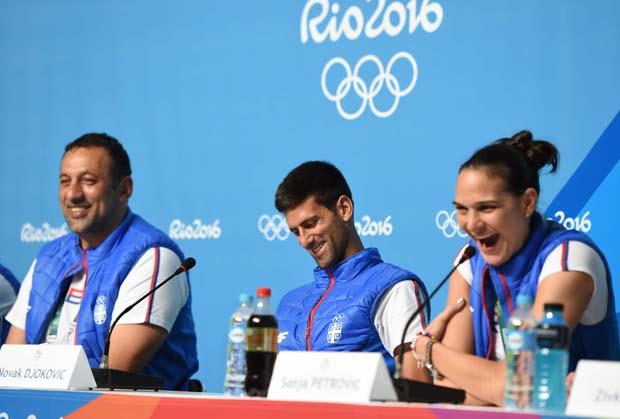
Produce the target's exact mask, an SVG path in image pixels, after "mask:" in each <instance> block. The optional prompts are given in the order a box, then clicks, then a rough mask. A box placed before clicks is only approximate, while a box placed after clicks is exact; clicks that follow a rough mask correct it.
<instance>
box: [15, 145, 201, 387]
mask: <svg viewBox="0 0 620 419" xmlns="http://www.w3.org/2000/svg"><path fill="white" fill-rule="evenodd" d="M132 191H133V180H132V178H131V166H130V162H129V156H128V155H127V153H126V152H125V150H124V148H123V146H122V145H121V144H120V143H119V142H118V141H117V140H116V139H115V138H113V137H111V136H109V135H107V134H86V135H83V136H82V137H80V138H78V139H76V140H75V141H73V142H71V143H69V144H68V145H67V146H66V147H65V152H64V155H63V157H62V162H61V166H60V184H59V198H60V206H61V209H62V212H63V215H64V217H65V220H66V222H67V225H68V226H69V228H70V229H71V231H72V233H70V234H68V235H65V236H63V237H60V238H58V239H56V240H54V241H52V242H50V243H48V244H46V245H45V246H44V247H43V249H42V250H41V251H40V252H39V254H38V256H37V258H36V259H35V261H34V262H33V263H32V266H31V267H30V270H29V271H28V273H27V274H26V277H25V279H24V281H23V284H22V287H21V290H20V292H19V294H18V297H17V300H16V303H15V305H14V306H13V309H12V310H11V311H10V313H9V314H8V315H7V320H8V321H9V322H10V323H11V324H12V327H11V329H10V331H9V336H8V338H7V343H9V344H11V343H13V344H24V343H27V344H38V343H43V342H48V343H64V344H79V345H82V347H83V348H84V351H85V353H86V356H87V358H88V361H89V363H90V365H91V367H96V366H98V365H99V362H100V360H101V357H102V354H103V351H104V344H105V340H106V336H107V333H108V330H109V328H110V324H111V322H112V321H113V320H114V319H116V318H117V316H118V315H119V314H120V313H121V312H122V311H123V310H124V309H125V308H126V307H127V306H129V305H130V304H132V303H134V302H135V301H137V300H138V299H139V298H140V297H141V296H143V295H144V294H146V292H148V291H149V290H150V289H152V288H154V287H155V286H156V285H157V283H158V282H161V281H163V280H164V279H165V278H167V277H168V276H169V275H171V274H172V273H173V272H174V271H175V270H176V269H177V268H178V267H179V265H180V264H181V260H182V259H183V253H182V252H181V250H180V249H179V248H178V246H177V245H176V244H175V243H174V242H173V241H172V240H171V239H170V238H168V237H167V236H166V235H165V234H164V233H162V232H161V231H159V230H158V229H156V228H155V227H153V226H151V225H150V224H148V223H147V222H146V221H144V220H143V219H142V218H140V217H139V216H138V215H136V214H134V213H132V212H131V210H130V209H129V206H128V201H129V198H130V197H131V194H132ZM109 365H110V368H115V369H120V370H126V371H142V372H144V373H147V374H153V375H157V376H161V377H163V378H164V379H165V381H166V382H165V387H166V388H167V389H178V390H185V389H187V386H188V381H189V379H190V377H191V375H192V374H193V373H194V372H195V371H197V369H198V359H197V354H196V335H195V331H194V321H193V318H192V313H191V295H190V288H189V282H188V278H187V276H186V275H185V274H181V275H180V276H179V277H178V278H175V279H174V280H173V281H170V282H169V283H167V284H166V285H165V286H163V287H162V288H160V289H158V290H157V292H156V293H155V294H154V295H152V296H150V297H149V298H147V299H146V300H144V301H143V302H141V303H140V304H139V305H138V306H136V307H135V308H134V310H132V311H130V312H129V313H128V314H127V315H126V316H124V317H123V318H122V319H121V320H120V321H119V323H118V325H117V326H116V328H115V329H114V332H113V333H112V336H111V342H110V354H109Z"/></svg>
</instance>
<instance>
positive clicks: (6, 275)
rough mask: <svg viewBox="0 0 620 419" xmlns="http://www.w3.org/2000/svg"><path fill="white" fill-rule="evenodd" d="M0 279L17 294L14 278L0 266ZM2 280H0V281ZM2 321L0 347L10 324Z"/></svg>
mask: <svg viewBox="0 0 620 419" xmlns="http://www.w3.org/2000/svg"><path fill="white" fill-rule="evenodd" d="M0 277H3V278H4V280H6V282H8V283H9V285H10V286H11V288H13V291H15V295H17V293H18V292H19V285H20V284H19V281H18V280H17V278H15V276H14V275H13V274H12V273H11V271H9V270H8V269H7V268H5V267H4V266H2V265H0ZM1 280H2V279H1V278H0V281H1ZM3 320H4V319H0V324H1V325H0V345H2V344H3V343H4V341H5V339H6V336H7V335H8V334H9V329H10V328H11V325H10V323H8V322H5V321H3Z"/></svg>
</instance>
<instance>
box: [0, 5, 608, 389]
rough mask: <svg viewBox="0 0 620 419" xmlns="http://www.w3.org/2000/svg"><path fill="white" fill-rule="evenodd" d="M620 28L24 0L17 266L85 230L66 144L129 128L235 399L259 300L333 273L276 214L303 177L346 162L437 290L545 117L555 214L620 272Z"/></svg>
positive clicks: (9, 45) (409, 263)
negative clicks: (480, 188) (234, 378)
mask: <svg viewBox="0 0 620 419" xmlns="http://www.w3.org/2000/svg"><path fill="white" fill-rule="evenodd" d="M619 19H620V2H617V1H615V0H607V1H605V0H598V1H593V2H582V1H577V0H549V1H545V2H541V1H537V0H523V1H519V2H509V1H497V0H475V1H474V0H472V1H459V0H435V1H433V0H410V1H408V2H406V1H397V0H366V1H362V0H358V1H338V2H335V1H329V0H308V1H305V2H304V1H261V2H231V1H224V0H221V1H220V0H218V1H216V0H212V1H202V0H193V1H189V0H187V1H183V2H174V4H173V3H171V2H167V1H163V0H148V1H147V0H142V1H132V2H127V1H121V0H108V1H99V2H97V1H82V0H57V1H44V0H33V1H28V2H23V1H18V0H4V1H3V2H1V3H0V57H2V58H1V59H0V141H2V144H1V148H0V150H1V153H0V176H1V179H2V183H1V186H0V188H1V189H0V191H1V192H2V195H3V196H4V197H5V198H4V199H3V204H2V210H1V211H2V213H1V214H2V217H0V235H1V237H2V238H3V240H2V241H0V258H1V260H2V262H3V263H4V264H6V265H7V266H9V267H10V268H11V269H12V270H13V271H14V272H15V274H16V275H17V276H19V277H23V275H24V274H25V273H26V270H27V268H28V266H29V264H30V262H31V261H32V259H33V257H34V256H35V255H36V253H37V251H38V249H39V248H40V246H41V244H42V243H43V241H46V240H49V239H51V238H53V237H56V236H58V235H59V234H62V232H63V231H66V226H65V225H64V220H63V218H62V216H61V213H60V211H59V207H58V202H57V192H56V191H57V184H58V169H59V161H60V157H61V154H62V148H63V146H64V145H65V144H66V143H67V142H69V141H71V140H73V139H74V138H76V137H78V136H80V135H81V134H83V133H85V132H93V131H95V132H101V131H104V132H108V133H109V134H111V135H113V136H116V137H117V138H119V139H120V140H121V141H122V142H123V143H124V144H125V146H126V148H127V150H128V152H129V155H130V157H131V158H132V164H133V169H134V180H135V193H134V196H133V198H132V200H131V206H132V209H133V210H134V211H135V212H137V213H139V214H141V215H142V216H144V217H145V218H146V219H147V220H149V221H151V222H152V223H154V224H155V225H157V226H158V227H159V228H161V229H162V230H164V231H166V232H168V233H169V234H170V235H171V236H172V237H173V238H174V239H176V240H177V241H178V243H179V244H180V245H181V247H182V248H183V249H184V251H185V253H186V254H187V255H192V256H194V257H196V259H197V260H198V265H197V267H196V268H195V270H194V272H193V276H192V286H193V292H194V314H195V318H196V324H197V327H198V337H199V356H200V364H201V367H200V372H199V378H201V379H202V380H203V381H205V382H206V385H207V388H208V389H209V390H211V391H220V390H221V389H222V381H223V376H224V364H225V347H226V334H227V327H228V326H227V323H228V316H229V315H230V314H231V313H232V311H233V310H234V308H235V307H236V304H237V297H238V294H239V293H240V292H243V291H250V292H253V291H254V289H255V288H256V287H257V286H271V287H272V288H273V291H274V303H277V302H278V300H279V298H280V297H281V296H282V294H283V293H284V292H285V291H286V290H288V289H290V288H292V287H295V286H298V285H300V284H301V283H303V282H307V281H309V280H310V279H311V270H312V268H313V263H312V259H311V258H310V256H308V255H307V254H305V252H304V251H303V250H302V249H300V248H299V246H298V245H297V243H296V241H295V239H294V238H293V237H292V236H290V235H289V233H288V230H287V229H286V228H285V226H284V225H282V224H280V223H281V221H282V220H281V219H280V218H279V217H278V216H277V215H276V211H275V209H274V206H273V195H274V191H275V188H276V186H277V184H278V183H279V181H280V180H281V179H282V177H283V176H284V175H285V174H286V173H287V172H288V171H289V170H290V169H291V168H293V167H294V166H295V165H297V164H298V163H300V162H302V161H305V160H309V159H326V160H329V161H332V162H333V163H335V164H336V165H337V166H339V167H340V168H341V169H342V171H343V172H344V174H345V176H346V177H347V179H348V180H349V183H350V186H351V188H352V190H353V194H354V198H355V202H356V220H357V221H358V223H359V228H360V231H361V235H362V239H363V241H364V243H365V245H366V246H376V247H379V249H380V250H381V252H382V255H383V257H384V259H386V260H387V261H390V262H392V263H395V264H398V265H402V266H403V267H406V268H408V269H410V270H413V271H414V272H416V273H417V274H419V275H420V276H421V277H422V278H423V279H424V280H425V282H426V283H427V284H428V286H429V287H433V286H434V285H435V284H436V283H437V282H438V281H439V280H440V279H441V277H442V276H443V275H444V273H445V271H446V270H447V269H448V268H449V265H450V263H451V260H452V258H453V256H454V255H455V253H456V251H457V249H458V248H459V246H460V245H461V244H462V243H463V242H464V241H465V240H466V239H465V238H464V237H463V235H462V232H460V231H459V230H457V229H455V224H454V223H453V220H454V217H453V213H452V211H453V209H452V206H451V201H452V199H453V189H454V181H455V176H456V171H457V168H458V166H459V164H460V163H461V162H462V161H464V159H466V158H467V157H468V156H469V155H470V154H471V152H472V151H473V150H474V149H475V148H477V147H479V146H481V145H483V144H486V143H488V142H489V141H491V140H494V139H497V138H499V137H503V136H509V135H512V134H513V133H515V132H517V131H518V130H520V129H524V128H526V129H530V130H531V131H533V133H534V135H535V136H536V137H541V138H546V139H549V140H551V141H553V142H555V143H556V144H557V146H558V147H559V148H560V151H561V158H562V160H561V165H560V171H559V173H558V174H556V175H553V176H545V177H543V179H542V188H543V192H542V197H541V200H540V210H541V211H543V212H545V211H546V213H547V216H549V217H552V218H554V219H556V220H559V221H561V222H563V223H564V224H565V225H567V226H568V227H571V228H579V229H581V230H584V231H587V232H588V233H589V234H590V235H591V236H592V237H593V238H594V239H595V240H596V241H597V242H598V244H599V245H600V246H601V248H602V249H603V250H604V251H605V252H606V254H607V256H608V258H609V262H610V264H611V267H612V270H613V271H614V275H615V277H616V278H618V277H620V267H619V262H618V261H619V260H620V247H618V246H617V244H616V242H615V240H614V239H615V235H616V234H617V232H618V230H619V227H620V223H619V221H618V220H619V217H618V214H619V213H620V204H619V198H618V190H619V188H620V169H619V168H618V167H617V161H618V157H619V156H620V142H619V141H620V140H619V138H620V116H619V113H618V111H619V104H618V98H619V97H620V80H619V78H618V74H620V26H619V25H618V21H619ZM615 290H616V295H620V289H619V287H618V285H617V280H616V285H615ZM444 300H445V293H444V294H443V295H438V298H437V299H436V301H435V302H434V304H433V312H434V313H435V314H436V313H438V312H439V311H440V310H441V308H442V306H443V304H444Z"/></svg>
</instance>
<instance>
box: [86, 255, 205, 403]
mask: <svg viewBox="0 0 620 419" xmlns="http://www.w3.org/2000/svg"><path fill="white" fill-rule="evenodd" d="M194 265H196V260H195V259H194V258H191V257H190V258H187V259H185V260H184V261H183V263H182V264H181V266H180V267H179V268H178V269H177V270H176V271H174V273H173V274H172V275H170V276H169V277H168V278H166V279H164V280H163V281H162V282H161V283H160V284H158V285H157V286H156V287H155V288H153V289H152V290H150V291H149V292H147V293H146V294H144V295H143V296H142V297H140V299H138V301H136V302H135V303H133V304H131V305H129V306H127V308H125V309H124V310H123V311H122V312H121V314H119V315H118V317H117V318H116V319H115V320H114V322H113V323H112V326H111V327H110V330H109V331H108V336H107V338H106V341H105V350H104V351H103V355H102V356H101V362H100V363H99V368H91V371H92V373H93V377H94V379H95V383H96V384H97V388H107V389H110V390H114V389H130V390H134V391H136V390H154V391H158V390H159V389H161V388H163V387H164V384H165V380H164V379H163V378H162V377H157V376H154V375H148V374H142V373H137V372H133V371H121V370H116V369H112V368H109V354H110V338H111V336H112V331H113V330H114V327H115V326H116V324H117V323H118V321H119V320H120V319H121V317H123V316H124V315H125V314H127V313H128V312H129V311H131V310H132V309H133V308H134V307H135V306H137V305H138V304H139V303H141V302H142V301H144V299H145V298H147V297H148V296H150V295H152V294H154V293H155V291H157V290H158V289H159V288H161V287H162V286H164V285H165V284H166V283H167V282H168V281H170V280H171V279H172V278H174V277H175V276H177V275H179V274H180V273H182V272H187V271H189V270H190V269H192V268H193V267H194Z"/></svg>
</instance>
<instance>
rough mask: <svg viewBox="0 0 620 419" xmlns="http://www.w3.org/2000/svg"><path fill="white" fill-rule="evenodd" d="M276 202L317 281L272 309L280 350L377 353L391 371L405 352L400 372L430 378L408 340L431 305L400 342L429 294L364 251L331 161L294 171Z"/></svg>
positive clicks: (349, 197)
mask: <svg viewBox="0 0 620 419" xmlns="http://www.w3.org/2000/svg"><path fill="white" fill-rule="evenodd" d="M275 205H276V208H277V209H278V211H280V212H282V213H284V216H285V217H286V221H287V223H288V226H289V229H290V230H291V232H292V233H293V234H294V235H295V236H296V237H297V241H298V242H299V244H300V245H301V247H303V248H304V249H306V250H307V251H308V253H310V255H311V256H312V257H313V258H314V260H315V262H316V264H317V265H318V266H317V267H316V268H315V269H314V281H313V282H311V283H309V284H306V285H302V286H301V287H299V288H296V289H294V290H292V291H290V292H288V293H287V294H286V295H285V296H284V297H283V298H282V300H281V301H280V304H279V306H278V310H277V313H276V316H277V319H278V327H279V331H280V334H279V336H278V342H279V348H280V350H307V351H310V350H313V351H364V352H380V353H381V354H382V355H383V357H384V359H385V361H386V364H387V365H388V368H389V369H390V370H391V371H393V369H394V359H393V356H395V355H396V354H398V353H399V351H400V350H405V351H406V353H405V361H404V365H403V367H404V370H403V371H402V372H403V375H404V376H405V377H407V378H415V379H418V380H429V379H430V377H429V375H428V372H427V371H426V370H425V369H424V368H419V367H418V366H417V365H416V363H415V362H414V360H413V358H412V355H411V351H410V350H409V346H410V345H409V344H410V343H411V341H412V340H413V339H414V337H415V335H416V333H418V332H420V331H422V329H423V328H424V327H425V325H426V322H427V321H428V318H429V316H430V313H429V310H427V311H426V313H423V314H422V315H421V316H419V317H418V319H416V321H415V322H414V323H413V325H412V327H410V328H409V329H408V331H407V337H406V340H405V342H407V344H406V345H405V347H404V348H401V347H400V340H401V337H402V333H403V330H404V327H405V323H406V322H407V320H408V318H409V317H410V316H411V314H413V312H414V311H415V310H416V309H417V307H418V306H419V305H420V304H421V302H422V301H423V300H424V299H426V298H427V294H426V290H425V288H424V285H423V284H422V282H421V281H420V279H419V278H418V277H417V276H416V275H414V274H413V273H411V272H408V271H406V270H404V269H401V268H399V267H397V266H394V265H391V264H388V263H385V262H383V260H382V259H381V256H380V255H379V251H378V250H377V249H374V248H368V249H365V248H364V245H363V244H362V241H361V239H360V237H359V235H358V234H357V231H356V229H355V224H354V220H353V198H352V194H351V190H350V189H349V186H348V184H347V181H346V180H345V178H344V176H343V175H342V173H341V172H340V171H339V170H338V169H337V168H336V167H335V166H333V165H332V164H330V163H327V162H321V161H309V162H306V163H303V164H301V165H300V166H298V167H296V168H295V169H293V170H292V171H291V172H290V173H289V174H288V175H287V176H286V177H285V178H284V180H283V181H282V183H280V185H279V186H278V189H277V191H276V197H275Z"/></svg>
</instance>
